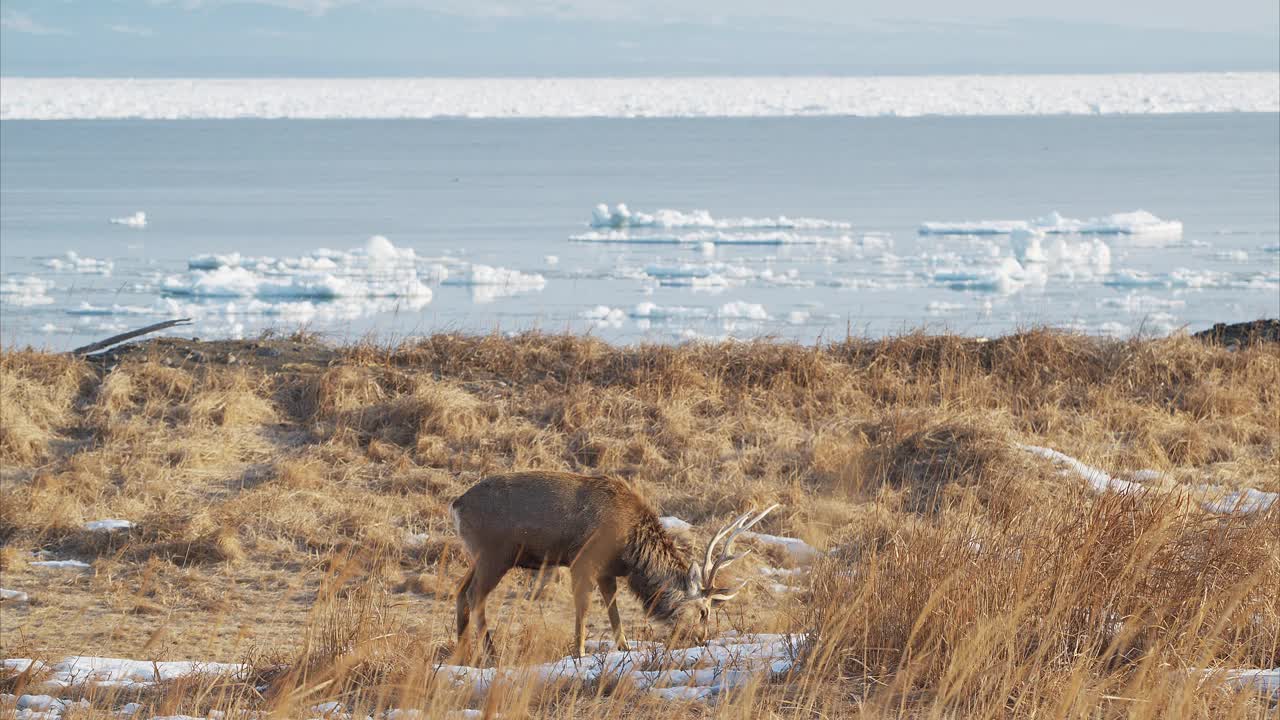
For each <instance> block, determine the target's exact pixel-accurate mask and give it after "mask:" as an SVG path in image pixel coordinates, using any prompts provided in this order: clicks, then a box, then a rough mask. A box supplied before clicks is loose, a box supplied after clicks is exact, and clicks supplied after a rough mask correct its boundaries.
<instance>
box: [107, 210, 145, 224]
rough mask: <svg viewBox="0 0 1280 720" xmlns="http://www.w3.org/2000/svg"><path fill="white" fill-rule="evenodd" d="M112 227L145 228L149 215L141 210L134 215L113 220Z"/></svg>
mask: <svg viewBox="0 0 1280 720" xmlns="http://www.w3.org/2000/svg"><path fill="white" fill-rule="evenodd" d="M111 224H112V225H124V226H125V227H131V228H144V227H146V226H147V214H146V213H145V212H143V211H141V210H139V211H137V212H135V213H134V214H132V215H126V216H124V217H117V218H111Z"/></svg>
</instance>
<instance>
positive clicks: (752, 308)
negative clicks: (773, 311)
mask: <svg viewBox="0 0 1280 720" xmlns="http://www.w3.org/2000/svg"><path fill="white" fill-rule="evenodd" d="M718 314H719V316H720V317H722V318H732V319H739V320H768V319H769V313H768V311H766V310H765V309H764V306H763V305H761V304H759V303H752V302H747V301H745V300H736V301H734V302H728V303H725V304H724V305H721V306H720V311H719V313H718Z"/></svg>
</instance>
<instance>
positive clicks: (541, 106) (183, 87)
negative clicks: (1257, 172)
mask: <svg viewBox="0 0 1280 720" xmlns="http://www.w3.org/2000/svg"><path fill="white" fill-rule="evenodd" d="M4 89H5V92H4V98H3V100H2V101H0V118H2V119H37V120H66V119H108V118H157V119H177V118H249V117H252V118H434V117H466V118H553V117H554V118H577V117H779V116H796V115H801V116H815V115H852V116H862V117H868V116H892V117H909V116H917V115H1063V114H1070V115H1104V114H1108V115H1109V114H1152V113H1207V112H1276V111H1277V110H1280V76H1278V75H1277V74H1276V73H1267V72H1258V73H1179V74H1131V75H1000V76H994V75H955V76H914V77H704V78H359V79H355V78H350V79H340V78H305V79H303V78H227V79H221V78H219V79H212V78H190V79H182V78H162V79H161V78H147V79H112V78H21V77H7V78H4Z"/></svg>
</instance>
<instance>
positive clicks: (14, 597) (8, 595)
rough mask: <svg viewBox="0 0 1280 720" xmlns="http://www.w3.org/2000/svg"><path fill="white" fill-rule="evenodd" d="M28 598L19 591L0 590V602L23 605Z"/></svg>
mask: <svg viewBox="0 0 1280 720" xmlns="http://www.w3.org/2000/svg"><path fill="white" fill-rule="evenodd" d="M29 599H30V597H28V596H27V594H26V593H24V592H22V591H21V590H10V589H8V588H0V602H11V603H24V602H26V601H27V600H29Z"/></svg>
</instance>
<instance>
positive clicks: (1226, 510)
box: [1018, 445, 1280, 515]
mask: <svg viewBox="0 0 1280 720" xmlns="http://www.w3.org/2000/svg"><path fill="white" fill-rule="evenodd" d="M1018 447H1019V448H1021V449H1023V450H1026V451H1027V452H1029V453H1033V454H1035V455H1039V456H1040V457H1043V458H1047V459H1049V460H1052V461H1053V462H1056V463H1059V464H1061V465H1065V466H1066V467H1067V468H1068V469H1069V470H1070V471H1072V472H1074V473H1075V474H1076V475H1078V476H1080V477H1081V478H1083V479H1084V480H1085V481H1086V482H1088V483H1089V486H1090V487H1091V488H1093V490H1094V491H1095V492H1100V493H1105V492H1116V493H1120V494H1134V495H1138V494H1142V493H1145V492H1147V491H1148V490H1149V488H1148V487H1147V486H1145V485H1142V484H1140V483H1139V482H1137V481H1150V480H1158V479H1161V478H1164V477H1165V476H1164V474H1163V473H1161V472H1159V471H1157V470H1138V471H1136V472H1134V473H1131V474H1130V477H1131V478H1133V480H1121V479H1119V478H1115V477H1112V476H1111V475H1109V474H1108V473H1107V472H1106V471H1104V470H1101V469H1099V468H1096V467H1093V466H1091V465H1087V464H1085V463H1083V462H1081V461H1079V460H1077V459H1075V458H1073V457H1071V456H1070V455H1067V454H1065V453H1061V452H1058V451H1057V450H1051V449H1049V448H1046V447H1039V446H1036V445H1019V446H1018ZM1180 490H1185V491H1186V492H1188V493H1189V494H1190V495H1192V496H1193V497H1194V498H1195V499H1196V500H1197V501H1198V502H1199V503H1200V505H1201V507H1203V508H1204V509H1205V510H1207V511H1209V512H1211V513H1216V514H1219V515H1232V514H1241V515H1245V514H1250V513H1261V512H1266V511H1267V510H1269V509H1271V507H1272V506H1273V505H1275V504H1276V501H1277V500H1278V499H1280V494H1277V493H1270V492H1263V491H1261V490H1254V489H1253V488H1245V489H1243V490H1230V489H1224V488H1221V487H1218V486H1216V485H1194V486H1191V487H1188V488H1180Z"/></svg>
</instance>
